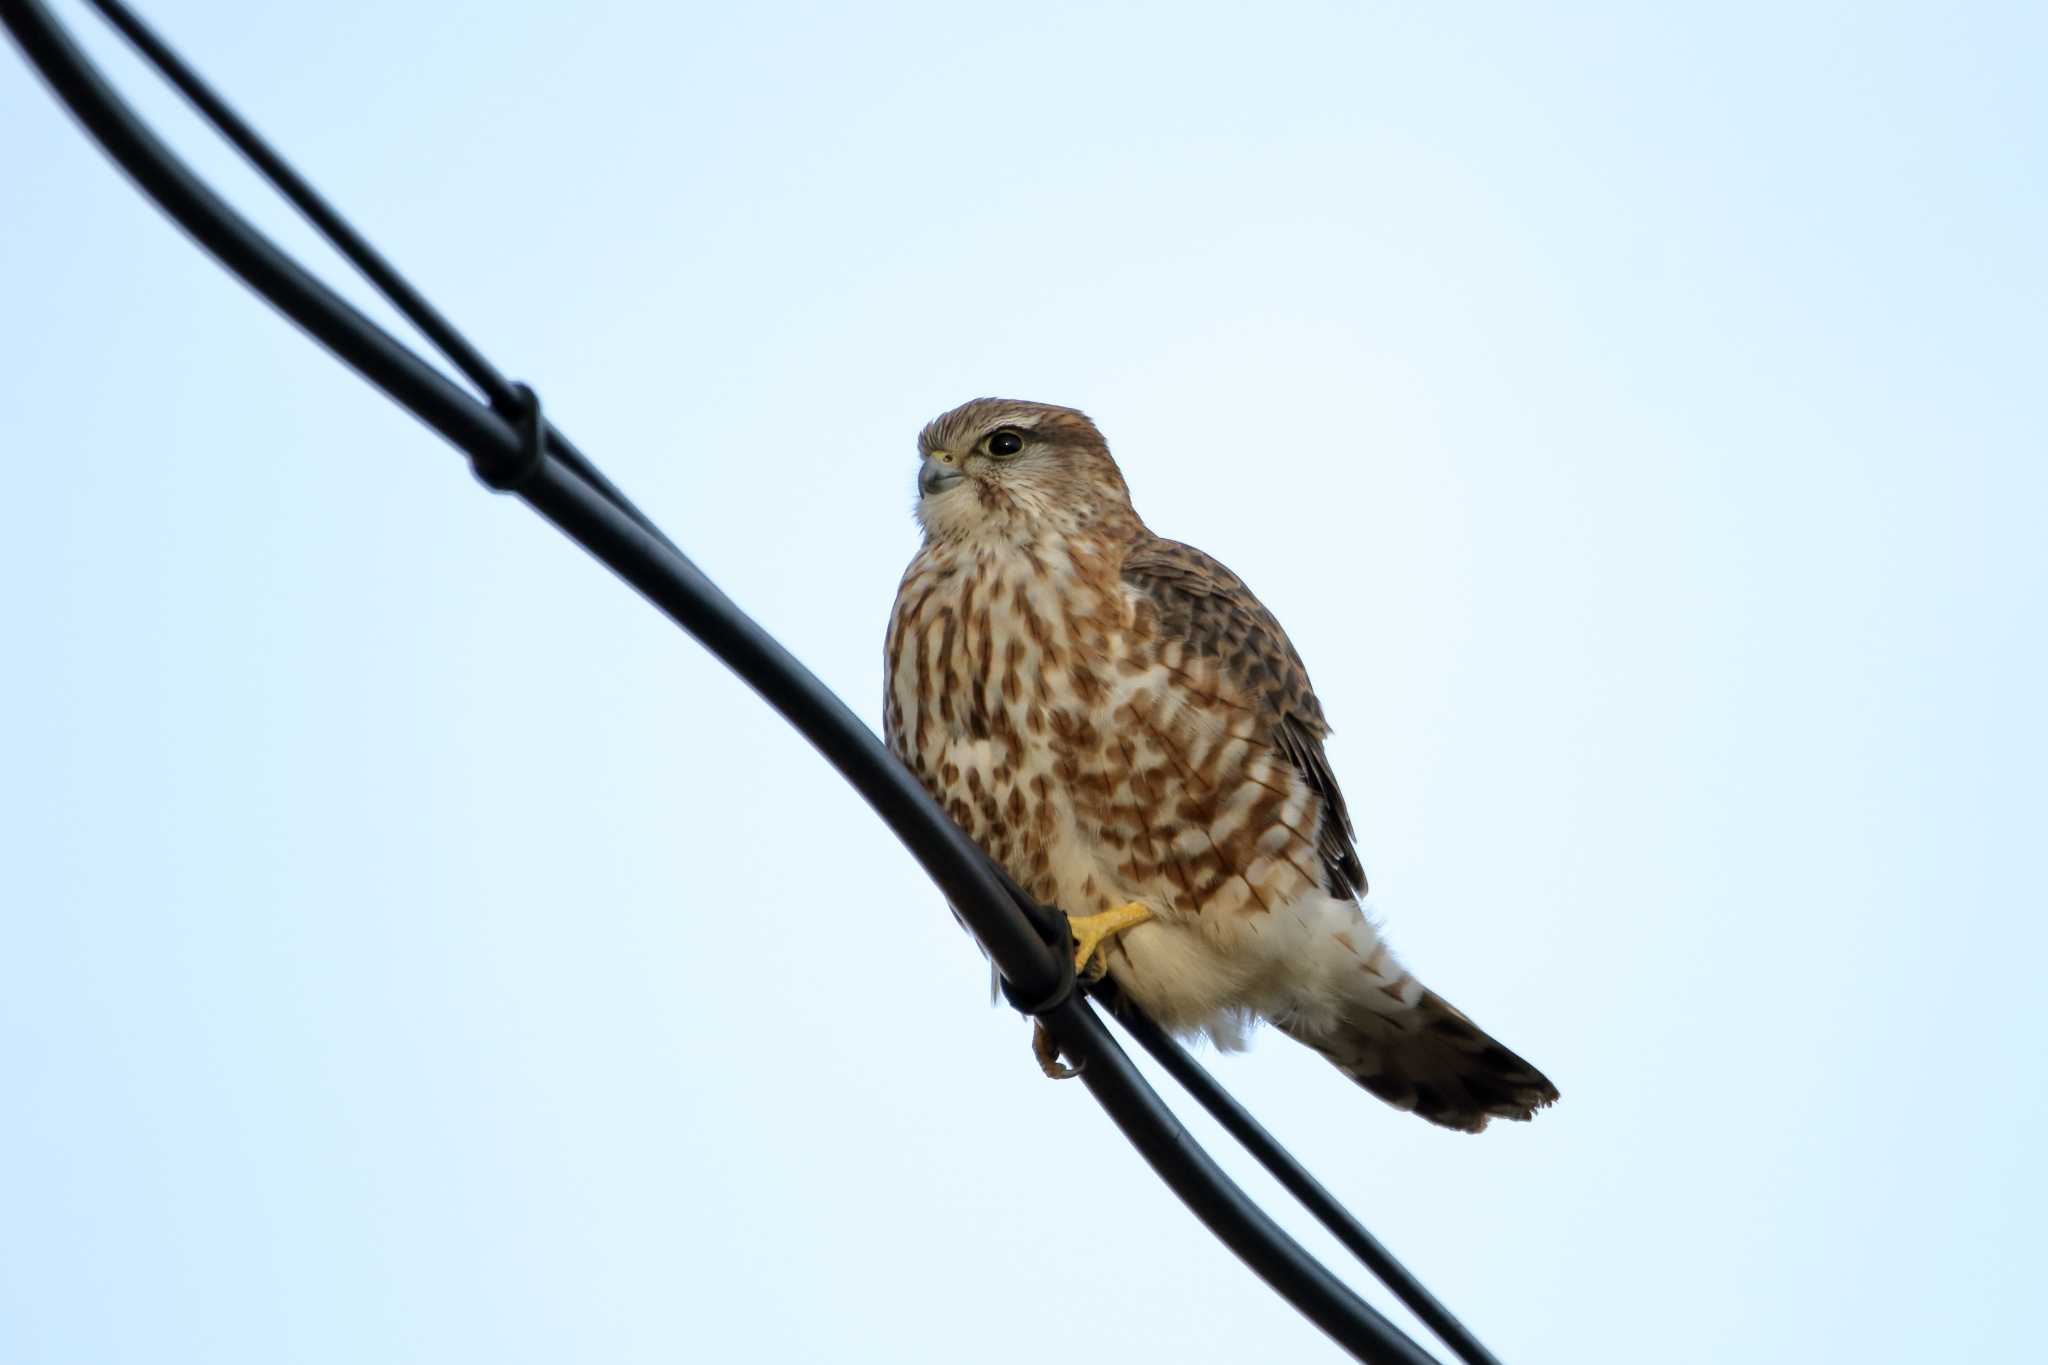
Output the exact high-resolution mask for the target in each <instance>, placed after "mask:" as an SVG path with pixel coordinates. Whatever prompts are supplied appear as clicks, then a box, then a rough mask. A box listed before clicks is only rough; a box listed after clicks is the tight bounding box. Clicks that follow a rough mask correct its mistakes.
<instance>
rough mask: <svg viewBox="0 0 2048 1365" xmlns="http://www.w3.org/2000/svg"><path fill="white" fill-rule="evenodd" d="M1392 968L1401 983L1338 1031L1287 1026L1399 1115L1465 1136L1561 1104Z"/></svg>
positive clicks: (1374, 989) (1353, 1011) (1544, 1083)
mask: <svg viewBox="0 0 2048 1365" xmlns="http://www.w3.org/2000/svg"><path fill="white" fill-rule="evenodd" d="M1393 970H1394V971H1395V972H1398V973H1399V976H1398V977H1397V978H1396V979H1395V980H1392V981H1388V982H1376V983H1374V984H1372V985H1370V986H1368V987H1367V989H1366V992H1363V993H1361V997H1360V998H1358V999H1355V1000H1354V1001H1353V1002H1352V1004H1351V1006H1350V1007H1349V1008H1348V1009H1346V1010H1345V1011H1344V1012H1343V1013H1342V1014H1341V1015H1340V1016H1339V1019H1338V1021H1337V1023H1336V1024H1335V1025H1333V1026H1331V1027H1328V1028H1325V1029H1323V1030H1321V1031H1318V1032H1314V1033H1310V1032H1308V1031H1306V1030H1304V1029H1302V1028H1301V1027H1300V1026H1298V1025H1290V1024H1286V1023H1283V1024H1282V1025H1281V1027H1282V1028H1283V1029H1285V1030H1286V1031H1287V1032H1288V1034H1289V1035H1291V1036H1292V1037H1293V1038H1295V1039H1296V1040H1297V1041H1299V1042H1302V1043H1306V1044H1307V1045H1308V1046H1310V1047H1312V1048H1314V1049H1315V1050H1316V1051H1317V1052H1320V1053H1322V1054H1323V1056H1325V1057H1327V1058H1329V1059H1330V1061H1331V1062H1332V1063H1334V1064H1335V1065H1336V1067H1337V1069H1338V1070H1339V1071H1342V1072H1343V1073H1344V1074H1345V1075H1347V1076H1349V1077H1350V1078H1351V1079H1352V1080H1354V1081H1356V1082H1358V1083H1359V1084H1360V1085H1362V1086H1364V1087H1365V1088H1366V1089H1367V1090H1370V1091H1371V1092H1372V1093H1373V1094H1375V1095H1377V1096H1379V1097H1380V1098H1381V1099H1383V1100H1385V1101H1386V1102H1387V1103H1388V1104H1391V1105H1393V1106H1394V1107H1395V1108H1396V1109H1407V1110H1412V1111H1414V1112H1415V1113H1417V1114H1419V1115H1421V1116H1422V1117H1423V1118H1426V1119H1428V1120H1429V1121H1430V1122H1431V1123H1434V1124H1439V1125H1441V1126H1443V1127H1445V1128H1455V1129H1457V1130H1458V1131H1459V1132H1461V1133H1477V1132H1479V1131H1480V1130H1482V1129H1484V1128H1485V1127H1486V1124H1487V1121H1488V1120H1489V1119H1497V1118H1500V1119H1529V1118H1533V1117H1535V1114H1536V1111H1537V1110H1538V1109H1541V1108H1543V1107H1544V1106H1545V1105H1547V1104H1550V1103H1551V1102H1552V1101H1554V1100H1556V1099H1557V1087H1556V1086H1554V1085H1552V1084H1551V1083H1550V1081H1549V1080H1548V1079H1547V1078H1546V1077H1545V1076H1544V1075H1543V1073H1542V1072H1540V1071H1538V1070H1537V1069H1536V1068H1535V1067H1533V1066H1531V1065H1529V1063H1527V1062H1525V1061H1523V1060H1522V1059H1521V1058H1520V1057H1517V1056H1516V1055H1515V1054H1514V1053H1512V1052H1510V1051H1508V1050H1507V1049H1506V1048H1505V1047H1502V1046H1501V1045H1500V1044H1499V1043H1497V1042H1495V1041H1494V1040H1493V1038H1492V1037H1490V1036H1489V1035H1488V1034H1487V1033H1486V1031H1485V1030H1484V1029H1481V1028H1480V1027H1479V1026H1478V1025H1477V1024H1475V1023H1473V1022H1472V1021H1471V1020H1470V1019H1467V1018H1466V1017H1465V1016H1464V1015H1463V1014H1461V1013H1459V1012H1458V1010H1457V1009H1456V1008H1455V1007H1454V1006H1453V1005H1452V1004H1451V1003H1450V1002H1449V1001H1447V1000H1445V999H1444V998H1443V997H1442V996H1440V995H1438V994H1437V993H1436V992H1435V991H1432V990H1428V989H1425V988H1424V987H1423V986H1422V983H1421V982H1419V981H1416V980H1415V978H1413V977H1411V976H1408V975H1407V974H1406V973H1405V972H1400V969H1399V968H1398V967H1396V968H1394V969H1393ZM1368 996H1371V997H1372V998H1366V997H1368Z"/></svg>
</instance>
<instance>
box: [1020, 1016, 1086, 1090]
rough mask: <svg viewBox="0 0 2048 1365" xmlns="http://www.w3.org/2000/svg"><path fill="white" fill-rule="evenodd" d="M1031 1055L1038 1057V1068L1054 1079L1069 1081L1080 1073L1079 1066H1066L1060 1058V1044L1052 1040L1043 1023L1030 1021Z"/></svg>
mask: <svg viewBox="0 0 2048 1365" xmlns="http://www.w3.org/2000/svg"><path fill="white" fill-rule="evenodd" d="M1031 1055H1032V1056H1034V1057H1036V1058H1038V1069H1039V1070H1040V1071H1043V1072H1044V1073H1045V1074H1046V1075H1047V1076H1050V1077H1051V1078H1052V1079H1053V1080H1056V1081H1071V1080H1072V1079H1074V1077H1076V1076H1078V1075H1080V1074H1081V1068H1079V1067H1077V1066H1068V1065H1067V1064H1066V1063H1065V1062H1062V1061H1061V1060H1060V1046H1059V1044H1058V1043H1055V1042H1054V1041H1053V1040H1052V1034H1050V1033H1048V1032H1047V1031H1046V1028H1045V1025H1044V1024H1042V1023H1040V1022H1039V1021H1038V1020H1036V1019H1034V1020H1032V1021H1031Z"/></svg>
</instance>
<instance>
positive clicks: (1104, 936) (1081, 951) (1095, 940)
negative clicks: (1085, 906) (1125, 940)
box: [1067, 901, 1152, 981]
mask: <svg viewBox="0 0 2048 1365" xmlns="http://www.w3.org/2000/svg"><path fill="white" fill-rule="evenodd" d="M1151 918H1152V911H1151V910H1150V909H1149V908H1148V907H1146V906H1145V905H1143V904H1142V903H1140V902H1138V901H1131V902H1130V903H1129V904H1126V905H1119V906H1117V907H1116V908H1114V909H1111V910H1104V911H1102V912H1101V913H1100V914H1094V915H1079V916H1069V917H1068V919H1067V929H1068V931H1069V932H1070V933H1072V934H1073V936H1074V975H1076V976H1078V977H1082V978H1084V979H1086V980H1089V981H1099V980H1101V979H1102V974H1103V973H1104V972H1106V971H1108V970H1109V961H1108V959H1107V958H1106V957H1104V956H1103V952H1102V949H1103V945H1105V944H1106V943H1108V942H1109V940H1110V939H1112V938H1114V937H1116V936H1117V935H1118V934H1121V933H1122V932H1123V931H1124V930H1126V929H1128V928H1130V927H1131V926H1132V925H1134V924H1143V923H1144V922H1145V921H1146V920H1148V919H1151Z"/></svg>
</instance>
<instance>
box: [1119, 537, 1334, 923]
mask: <svg viewBox="0 0 2048 1365" xmlns="http://www.w3.org/2000/svg"><path fill="white" fill-rule="evenodd" d="M1123 580H1124V582H1126V583H1128V584H1130V585H1131V586H1132V587H1133V588H1135V589H1137V590H1138V591H1139V592H1141V593H1143V594H1144V595H1145V597H1146V598H1147V599H1148V600H1149V601H1150V602H1151V603H1152V605H1153V607H1154V608H1155V610H1156V611H1157V612H1158V617H1159V630H1160V633H1161V635H1162V636H1164V637H1165V638H1167V639H1170V640H1178V641H1179V642H1180V643H1181V644H1182V645H1184V646H1185V647H1186V648H1187V649H1189V650H1190V651H1191V652H1193V653H1194V654H1196V655H1198V656H1201V657H1204V658H1210V659H1214V660H1216V661H1217V664H1218V666H1219V667H1220V668H1221V669H1222V670H1223V673H1224V675H1225V676H1226V677H1228V678H1229V679H1230V680H1231V681H1232V682H1233V683H1234V684H1236V686H1237V687H1238V689H1239V690H1240V691H1242V692H1243V694H1244V696H1245V698H1246V699H1247V700H1248V701H1249V702H1250V703H1251V704H1253V705H1254V706H1257V707H1258V708H1259V709H1260V712H1261V718H1262V719H1263V720H1264V721H1265V723H1266V724H1267V725H1268V726H1269V727H1270V729H1269V734H1270V738H1271V740H1272V743H1273V745H1274V747H1275V748H1277V749H1278V750H1279V751H1280V752H1281V753H1282V754H1284V755H1285V756H1286V758H1287V760H1288V762H1289V763H1291V764H1292V765H1293V766H1294V767H1295V769H1296V770H1297V771H1299V772H1300V773H1301V775H1302V777H1303V779H1304V780H1306V781H1307V782H1308V784H1309V787H1310V789H1311V790H1313V791H1314V792H1315V793H1316V795H1317V797H1318V798H1319V799H1320V801H1321V803H1322V820H1321V825H1320V832H1319V834H1318V837H1317V850H1316V851H1317V853H1318V855H1319V856H1320V857H1321V859H1322V863H1323V875H1324V887H1325V889H1326V890H1328V891H1329V893H1330V894H1331V895H1333V896H1363V895H1364V894H1365V891H1366V880H1365V868H1364V865H1363V864H1361V863H1360V862H1359V859H1358V847H1357V838H1358V835H1357V832H1356V831H1355V830H1354V829H1353V828H1352V825H1351V813H1350V811H1349V810H1347V809H1346V807H1345V805H1344V793H1343V792H1342V791H1340V790H1339V789H1338V787H1337V777H1336V774H1335V773H1333V772H1332V771H1331V770H1330V759H1329V755H1328V754H1327V753H1325V752H1324V750H1323V740H1324V739H1325V738H1326V737H1327V736H1328V735H1329V733H1330V726H1329V722H1328V721H1326V720H1324V719H1323V708H1322V703H1320V702H1319V701H1317V700H1316V694H1315V689H1314V688H1313V687H1312V686H1310V684H1309V678H1308V669H1307V668H1306V667H1305V666H1303V664H1302V662H1301V656H1300V655H1299V654H1297V653H1295V650H1294V645H1293V643H1292V642H1291V641H1290V640H1288V638H1287V633H1286V632H1285V631H1283V630H1282V629H1281V628H1280V623H1279V622H1278V621H1276V620H1274V619H1273V614H1272V613H1271V612H1269V611H1267V610H1266V608H1265V606H1264V604H1262V603H1261V602H1260V601H1259V599H1258V598H1257V597H1254V596H1253V595H1252V590H1251V589H1250V588H1247V587H1246V586H1245V585H1244V582H1243V580H1242V579H1240V578H1238V576H1237V575H1236V574H1234V573H1232V572H1231V571H1230V570H1229V569H1226V568H1225V567H1223V565H1222V564H1221V563H1219V562H1218V561H1217V560H1215V559H1214V558H1212V557H1211V556H1209V555H1206V554H1203V553H1202V552H1201V551H1200V550H1197V549H1195V548H1194V547H1193V546H1192V545H1183V544H1181V543H1180V542H1179V541H1176V540H1166V539H1164V538H1162V537H1158V536H1152V537H1149V538H1148V539H1146V540H1144V541H1141V542H1140V543H1139V544H1137V545H1136V546H1133V547H1132V548H1131V550H1130V551H1129V552H1128V553H1127V554H1126V555H1125V556H1124V564H1123Z"/></svg>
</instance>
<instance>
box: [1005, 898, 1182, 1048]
mask: <svg viewBox="0 0 2048 1365" xmlns="http://www.w3.org/2000/svg"><path fill="white" fill-rule="evenodd" d="M1151 918H1152V912H1151V910H1149V909H1148V908H1146V907H1145V906H1144V905H1141V904H1140V903H1138V902H1137V901H1131V902H1130V903H1129V904H1126V905H1119V906H1117V907H1115V908H1114V909H1110V910H1104V911H1102V912H1100V913H1099V914H1094V915H1070V916H1068V917H1067V932H1069V933H1070V934H1072V935H1073V936H1074V975H1075V976H1078V977H1081V978H1083V979H1085V980H1089V981H1097V980H1100V979H1101V978H1102V974H1103V973H1104V972H1106V971H1108V970H1109V963H1108V961H1107V960H1105V959H1104V957H1103V953H1102V948H1103V945H1104V944H1106V943H1108V942H1109V940H1110V939H1112V938H1114V937H1116V936H1117V935H1118V934H1121V933H1122V932H1123V931H1124V930H1126V929H1128V928H1130V927H1131V926H1132V925H1134V924H1143V923H1144V922H1145V921H1146V920H1148V919H1151ZM1031 1055H1032V1056H1034V1057H1036V1058H1038V1069H1039V1070H1040V1071H1043V1072H1044V1073H1045V1074H1046V1075H1048V1076H1050V1077H1052V1079H1054V1080H1056V1081H1064V1080H1070V1079H1072V1078H1073V1077H1075V1076H1078V1075H1080V1074H1081V1072H1080V1070H1079V1069H1078V1068H1076V1067H1071V1066H1068V1065H1066V1064H1065V1063H1064V1062H1062V1061H1060V1049H1059V1044H1057V1043H1055V1042H1054V1041H1053V1038H1052V1034H1051V1033H1050V1032H1049V1031H1048V1030H1047V1029H1046V1027H1045V1021H1044V1020H1042V1019H1040V1020H1034V1021H1033V1022H1032V1029H1031Z"/></svg>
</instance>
